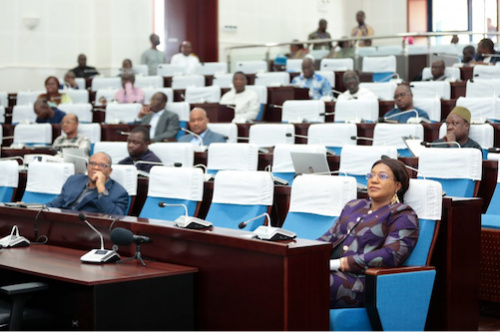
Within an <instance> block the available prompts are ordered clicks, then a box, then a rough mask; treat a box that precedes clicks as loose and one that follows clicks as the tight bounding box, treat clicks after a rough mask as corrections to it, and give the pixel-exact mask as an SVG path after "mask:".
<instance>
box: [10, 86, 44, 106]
mask: <svg viewBox="0 0 500 332" xmlns="http://www.w3.org/2000/svg"><path fill="white" fill-rule="evenodd" d="M46 92H47V91H44V90H39V91H18V92H17V99H16V105H33V104H35V101H36V100H37V99H38V96H39V95H41V94H42V93H46Z"/></svg>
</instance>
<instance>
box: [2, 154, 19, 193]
mask: <svg viewBox="0 0 500 332" xmlns="http://www.w3.org/2000/svg"><path fill="white" fill-rule="evenodd" d="M18 184H19V164H18V163H17V161H15V160H0V202H11V201H12V199H13V198H14V197H13V194H14V188H17V186H18Z"/></svg>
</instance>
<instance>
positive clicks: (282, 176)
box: [273, 172, 295, 186]
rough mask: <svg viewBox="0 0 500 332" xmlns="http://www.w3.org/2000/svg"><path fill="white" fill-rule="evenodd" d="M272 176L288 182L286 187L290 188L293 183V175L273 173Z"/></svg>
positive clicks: (292, 173)
mask: <svg viewBox="0 0 500 332" xmlns="http://www.w3.org/2000/svg"><path fill="white" fill-rule="evenodd" d="M273 176H274V177H277V178H280V179H283V180H285V181H288V185H289V186H291V185H292V183H293V179H294V178H295V173H294V172H291V173H288V172H286V173H284V172H273Z"/></svg>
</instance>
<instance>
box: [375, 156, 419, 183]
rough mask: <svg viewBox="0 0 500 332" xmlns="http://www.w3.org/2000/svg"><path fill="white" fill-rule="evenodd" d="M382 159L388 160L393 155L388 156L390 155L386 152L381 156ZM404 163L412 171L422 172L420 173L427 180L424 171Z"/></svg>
mask: <svg viewBox="0 0 500 332" xmlns="http://www.w3.org/2000/svg"><path fill="white" fill-rule="evenodd" d="M380 159H382V160H387V159H392V158H391V157H389V156H388V155H386V154H383V155H381V156H380ZM403 165H405V167H406V168H408V169H409V170H412V171H414V172H417V173H420V175H422V177H423V178H424V180H427V179H426V178H425V175H423V174H422V172H420V171H419V170H418V169H417V168H415V167H411V166H408V165H406V164H405V163H403Z"/></svg>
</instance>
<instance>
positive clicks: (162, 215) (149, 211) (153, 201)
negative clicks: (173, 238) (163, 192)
mask: <svg viewBox="0 0 500 332" xmlns="http://www.w3.org/2000/svg"><path fill="white" fill-rule="evenodd" d="M160 202H164V203H167V204H184V205H186V208H187V210H188V215H189V216H194V214H195V212H196V207H197V206H198V202H195V201H189V200H185V199H175V198H163V197H149V196H148V197H147V198H146V202H145V203H144V207H143V208H142V211H141V213H140V214H139V217H140V218H151V219H161V220H171V221H174V220H175V219H177V218H178V217H180V216H183V215H185V211H186V210H185V209H184V208H183V207H182V206H166V207H164V208H161V207H159V206H158V203H160Z"/></svg>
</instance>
